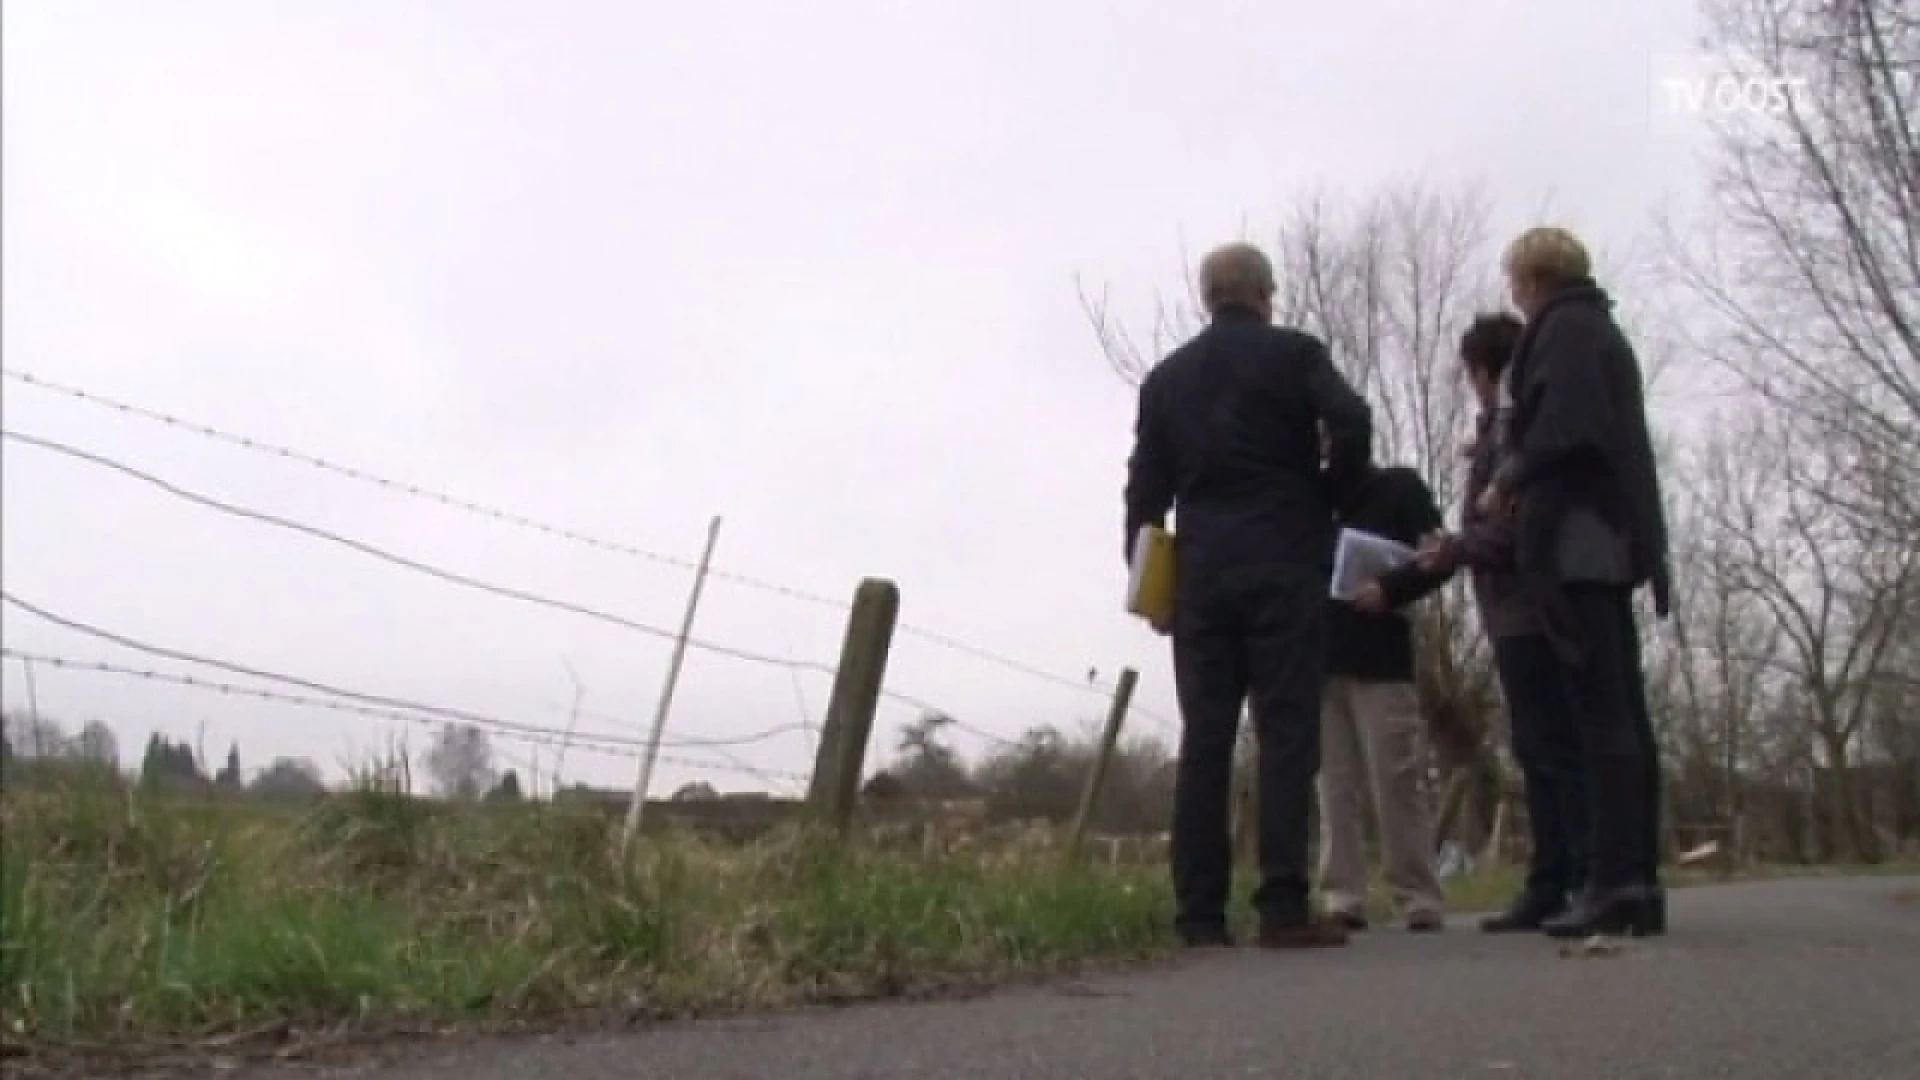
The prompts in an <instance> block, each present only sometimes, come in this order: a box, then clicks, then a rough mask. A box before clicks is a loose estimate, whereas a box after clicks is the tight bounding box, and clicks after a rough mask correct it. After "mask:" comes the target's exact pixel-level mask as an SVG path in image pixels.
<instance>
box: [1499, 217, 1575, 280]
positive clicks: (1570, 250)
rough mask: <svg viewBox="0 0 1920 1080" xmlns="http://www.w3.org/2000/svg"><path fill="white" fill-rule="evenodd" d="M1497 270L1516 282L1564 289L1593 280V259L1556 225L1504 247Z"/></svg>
mask: <svg viewBox="0 0 1920 1080" xmlns="http://www.w3.org/2000/svg"><path fill="white" fill-rule="evenodd" d="M1500 266H1501V269H1503V270H1505V271H1506V272H1507V276H1508V277H1510V278H1513V279H1514V280H1516V281H1533V282H1540V283H1543V284H1548V285H1568V284H1571V283H1573V282H1576V281H1580V280H1583V279H1586V278H1591V277H1592V276H1593V258H1592V256H1590V255H1588V254H1587V246H1586V245H1585V244H1582V243H1581V242H1580V238H1579V237H1577V236H1575V235H1573V234H1572V233H1571V232H1568V231H1567V230H1566V229H1562V228H1560V227H1559V226H1557V225H1542V226H1539V227H1538V228H1532V229H1528V230H1527V231H1526V232H1523V233H1521V234H1520V235H1519V236H1517V237H1515V238H1514V241H1513V243H1511V244H1508V245H1507V251H1506V254H1504V255H1502V256H1501V258H1500Z"/></svg>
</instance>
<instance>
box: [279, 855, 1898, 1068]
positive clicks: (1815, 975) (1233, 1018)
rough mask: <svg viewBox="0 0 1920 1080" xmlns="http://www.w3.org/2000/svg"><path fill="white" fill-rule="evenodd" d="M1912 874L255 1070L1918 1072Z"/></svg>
mask: <svg viewBox="0 0 1920 1080" xmlns="http://www.w3.org/2000/svg"><path fill="white" fill-rule="evenodd" d="M1916 888H1920V879H1914V878H1909V879H1887V878H1881V879H1848V880H1798V881H1778V882H1765V883H1755V884H1742V885H1732V886H1722V887H1715V888H1708V889H1691V890H1684V891H1681V892H1677V893H1675V894H1674V895H1673V897H1672V899H1671V905H1672V916H1671V917H1672V923H1673V928H1672V931H1671V933H1670V934H1669V935H1668V936H1667V937H1666V938H1664V939H1651V940H1646V941H1639V942H1632V943H1628V944H1627V945H1625V946H1624V947H1623V948H1622V949H1621V950H1620V951H1619V952H1618V953H1616V954H1613V955H1603V956H1584V957H1565V956H1562V955H1560V952H1559V947H1558V945H1557V943H1553V942H1549V941H1547V940H1546V939H1544V938H1536V937H1533V936H1525V937H1518V938H1514V937H1488V936H1485V935H1482V934H1480V933H1479V932H1478V931H1477V930H1475V929H1473V927H1472V923H1471V920H1469V919H1466V918H1464V917H1463V918H1458V919H1456V920H1455V921H1454V925H1453V926H1451V927H1450V928H1449V931H1448V932H1447V933H1444V934H1438V935H1431V936H1416V935H1411V934H1407V933H1405V932H1404V931H1401V930H1399V929H1397V928H1379V929H1375V930H1372V931H1369V932H1367V933H1366V934H1364V935H1362V936H1360V937H1359V938H1358V939H1357V940H1356V942H1355V943H1354V944H1353V945H1352V946H1349V947H1348V948H1346V949H1336V950H1322V951H1314V952H1300V953H1285V954H1273V953H1262V952H1259V951H1257V950H1254V949H1241V950H1235V951H1232V952H1213V953H1206V954H1187V955H1185V956H1183V957H1181V958H1180V959H1179V960H1177V961H1175V962H1174V963H1172V964H1170V965H1168V966H1165V967H1159V968H1155V969H1152V970H1148V971H1139V972H1134V973H1130V974H1124V975H1115V976H1111V977H1102V978H1096V979H1090V980H1085V981H1081V982H1072V983H1062V984H1057V985H1054V986H1050V987H1046V988H1042V989H1025V990H1014V991H1007V992H1003V993H1000V994H995V995H992V996H988V997H985V998H979V999H975V1000H971V1001H962V1002H948V1003H935V1004H918V1005H906V1004H903V1005H873V1006H861V1007H855V1008H849V1009H842V1010H834V1011H817V1012H806V1013H798V1014H787V1015H778V1016H764V1017H752V1018H734V1019H730V1020H726V1021H715V1022H712V1023H705V1024H695V1025H690V1026H687V1027H681V1028H672V1029H665V1030H658V1031H651V1032H645V1033H640V1034H625V1035H618V1036H595V1037H584V1038H571V1039H568V1040H565V1041H562V1040H557V1039H556V1040H526V1041H511V1040H501V1041H489V1042H485V1043H478V1042H469V1043H465V1044H462V1045H460V1046H458V1047H438V1048H435V1049H432V1050H425V1051H420V1052H417V1053H416V1054H415V1055H414V1056H413V1057H412V1059H411V1060H408V1061H390V1062H387V1063H385V1064H377V1065H376V1064H368V1065H363V1066H360V1067H357V1068H353V1069H338V1068H335V1069H327V1070H323V1071H317V1070H315V1069H312V1068H305V1069H298V1070H283V1071H273V1072H260V1073H251V1074H247V1075H248V1076H249V1080H269V1078H271V1080H291V1078H298V1080H314V1078H315V1077H329V1078H331V1077H348V1076H352V1077H359V1078H364V1080H656V1078H657V1080H665V1078H669V1077H671V1078H675V1080H694V1078H699V1080H749V1078H755V1080H757V1078H762V1077H766V1078H777V1080H881V1078H885V1080H934V1078H952V1080H1055V1078H1058V1080H1066V1078H1075V1080H1081V1078H1085V1080H1148V1078H1160V1077H1167V1078H1179V1080H1201V1078H1208V1080H1211V1078H1223V1077H1253V1076H1273V1077H1279V1076H1285V1077H1289V1078H1296V1077H1297V1078H1329V1080H1333V1078H1348V1077H1366V1078H1374V1077H1382V1078H1394V1080H1398V1078H1414V1077H1418V1078H1422V1080H1427V1078H1438V1077H1480V1078H1502V1080H1504V1078H1511V1077H1554V1078H1564V1080H1588V1078H1592V1080H1599V1078H1606V1080H1626V1078H1638V1077H1685V1078H1688V1080H1705V1078H1709V1077H1738V1078H1741V1080H1774V1078H1778V1080H1789V1078H1791V1080H1809V1078H1816V1077H1844V1078H1846V1080H1872V1078H1875V1077H1884V1078H1886V1080H1894V1078H1900V1080H1914V1078H1916V1077H1920V905H1915V904H1913V903H1910V902H1909V903H1900V902H1896V899H1895V894H1896V893H1897V892H1900V891H1902V890H1912V889H1916Z"/></svg>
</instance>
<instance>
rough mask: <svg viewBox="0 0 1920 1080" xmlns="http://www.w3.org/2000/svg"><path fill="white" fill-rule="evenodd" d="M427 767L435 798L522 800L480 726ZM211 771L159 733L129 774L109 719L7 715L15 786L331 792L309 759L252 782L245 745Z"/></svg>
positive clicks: (460, 728) (443, 748) (283, 795)
mask: <svg viewBox="0 0 1920 1080" xmlns="http://www.w3.org/2000/svg"><path fill="white" fill-rule="evenodd" d="M423 761H424V764H425V766H426V769H427V773H428V776H429V777H430V779H431V780H432V782H433V786H434V790H435V792H436V793H437V794H439V795H441V796H442V797H445V798H448V799H452V800H466V801H473V800H479V799H485V800H487V801H496V802H497V801H513V800H517V799H520V798H521V797H522V794H521V788H520V777H519V775H518V774H517V773H516V772H514V770H512V769H508V770H506V771H504V772H497V771H496V770H495V768H494V765H493V751H492V748H491V746H490V745H489V744H488V742H487V737H486V733H485V732H483V731H481V730H479V729H478V728H475V727H471V726H467V725H447V726H445V727H442V728H441V729H439V730H438V731H437V732H436V734H435V737H434V740H433V742H432V744H431V745H429V747H428V749H427V752H426V754H425V757H424V759H423ZM207 765H208V763H206V762H203V761H202V760H201V758H200V754H199V752H198V751H196V750H195V749H194V747H193V746H191V745H189V744H188V743H186V742H185V741H175V740H173V739H171V738H168V737H167V736H164V735H160V734H157V733H156V734H154V735H152V736H150V737H149V738H148V739H147V745H146V749H145V750H144V751H143V752H142V753H141V755H140V761H139V764H138V766H137V768H135V769H133V770H132V771H131V772H129V771H128V770H127V769H126V768H125V763H123V762H122V760H121V756H120V745H119V739H118V737H117V736H115V735H114V732H113V729H112V728H111V727H109V726H108V725H107V724H105V723H103V722H101V721H98V720H91V721H88V722H87V723H86V724H85V725H83V726H82V727H81V728H80V729H79V730H78V731H77V732H71V733H70V732H69V731H68V730H67V729H66V727H64V726H63V725H62V724H61V723H60V722H59V721H58V720H55V719H52V718H49V717H45V716H33V715H30V714H27V713H24V712H5V713H0V778H3V779H4V782H5V783H6V784H7V785H9V786H13V785H31V784H33V783H36V782H58V781H61V780H83V779H89V778H92V779H102V778H106V779H113V780H116V781H129V782H132V783H134V784H136V785H137V786H138V787H139V788H140V789H142V790H146V791H160V792H167V793H174V794H211V793H232V794H244V795H249V796H253V797H257V798H263V799H273V800H278V801H288V802H292V801H301V800H307V799H315V798H319V797H321V796H323V795H325V794H326V792H327V784H326V779H325V775H324V774H323V773H322V771H321V769H320V767H319V766H318V765H317V764H315V763H314V762H313V761H312V760H311V759H308V758H304V757H292V756H277V757H274V758H272V759H271V760H269V761H268V762H267V764H266V765H265V766H263V767H261V768H259V769H257V770H255V771H254V772H253V775H252V777H251V779H249V778H248V777H247V775H246V771H245V769H244V767H243V765H242V761H241V754H240V746H239V744H238V743H232V744H230V745H229V746H228V748H227V754H226V758H225V761H224V762H223V763H222V764H221V765H220V767H219V768H217V769H214V770H212V771H211V772H209V771H208V768H207Z"/></svg>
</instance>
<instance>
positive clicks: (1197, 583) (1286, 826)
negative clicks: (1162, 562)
mask: <svg viewBox="0 0 1920 1080" xmlns="http://www.w3.org/2000/svg"><path fill="white" fill-rule="evenodd" d="M1179 589H1180V592H1179V595H1178V597H1177V602H1176V609H1175V614H1174V625H1173V667H1174V683H1175V688H1176V690H1177V692H1178V695H1179V699H1180V716H1181V733H1180V760H1179V764H1178V766H1177V769H1176V773H1175V780H1174V806H1173V836H1172V862H1173V867H1172V869H1173V888H1174V897H1175V904H1176V907H1177V910H1176V912H1175V916H1174V918H1175V922H1176V924H1177V925H1178V926H1179V927H1180V928H1181V929H1187V930H1207V929H1213V928H1217V927H1220V926H1222V925H1224V923H1225V921H1226V906H1227V896H1228V892H1229V890H1230V886H1231V882H1232V875H1233V849H1232V840H1231V837H1230V835H1229V806H1230V803H1231V798H1232V789H1233V748H1234V740H1235V738H1236V736H1237V735H1238V733H1239V726H1240V712H1241V707H1242V705H1243V704H1249V705H1250V706H1251V708H1250V712H1251V714H1252V719H1253V726H1254V734H1255V736H1256V737H1257V739H1258V740H1259V749H1260V757H1259V797H1258V802H1259V840H1260V843H1259V847H1260V884H1259V886H1258V887H1257V888H1256V889H1255V891H1254V894H1253V906H1254V907H1255V909H1256V910H1258V911H1259V912H1260V914H1261V915H1262V917H1264V918H1266V919H1269V920H1273V921H1276V922H1280V923H1283V924H1285V923H1299V922H1304V921H1305V920H1306V919H1307V917H1308V914H1309V912H1308V888H1309V876H1308V867H1307V847H1308V822H1309V815H1310V814H1311V812H1312V806H1313V794H1314V791H1313V785H1314V779H1315V777H1316V776H1317V775H1318V773H1319V770H1320V682H1321V673H1322V666H1323V664H1324V658H1325V652H1326V626H1325V619H1326V595H1325V594H1326V589H1327V575H1326V572H1325V571H1324V570H1322V569H1320V568H1316V567H1310V566H1284V565H1283V566H1257V567H1245V568H1240V569H1234V570H1227V571H1214V572H1205V573H1199V574H1196V573H1194V572H1193V571H1192V570H1189V569H1187V568H1185V567H1183V568H1182V576H1181V580H1180V585H1179Z"/></svg>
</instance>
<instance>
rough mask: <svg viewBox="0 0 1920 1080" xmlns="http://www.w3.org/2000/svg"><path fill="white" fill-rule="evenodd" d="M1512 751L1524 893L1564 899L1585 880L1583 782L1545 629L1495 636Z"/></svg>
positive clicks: (1561, 677)
mask: <svg viewBox="0 0 1920 1080" xmlns="http://www.w3.org/2000/svg"><path fill="white" fill-rule="evenodd" d="M1493 660H1494V667H1495V669H1496V671H1497V672H1498V674H1499V676H1500V690H1501V694H1502V696H1503V697H1505V699H1506V703H1507V718H1508V725H1509V727H1510V728H1511V729H1512V738H1513V757H1514V760H1515V761H1516V762H1518V763H1519V765H1520V776H1521V780H1522V781H1523V782H1524V784H1525V787H1526V801H1527V824H1528V828H1529V831H1530V832H1531V833H1532V840H1533V850H1532V855H1531V859H1530V862H1529V863H1528V868H1527V884H1526V890H1527V892H1528V893H1530V894H1532V895H1534V896H1537V897H1540V898H1542V899H1548V898H1551V899H1556V900H1564V899H1565V898H1566V896H1567V895H1568V894H1569V893H1573V892H1577V891H1578V890H1579V889H1580V886H1581V884H1582V883H1583V882H1584V881H1585V880H1586V869H1587V867H1586V848H1587V789H1586V776H1585V773H1584V771H1583V763H1582V761H1581V755H1580V733H1579V729H1578V727H1577V726H1576V725H1575V724H1574V722H1573V715H1574V706H1573V700H1572V698H1570V697H1569V696H1568V693H1567V684H1566V681H1565V674H1564V673H1563V672H1562V670H1561V666H1560V657H1559V655H1558V654H1557V653H1556V652H1555V651H1554V647H1553V642H1552V641H1551V639H1549V638H1548V637H1547V636H1546V635H1545V634H1523V635H1516V636H1513V637H1502V638H1495V639H1494V642H1493Z"/></svg>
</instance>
